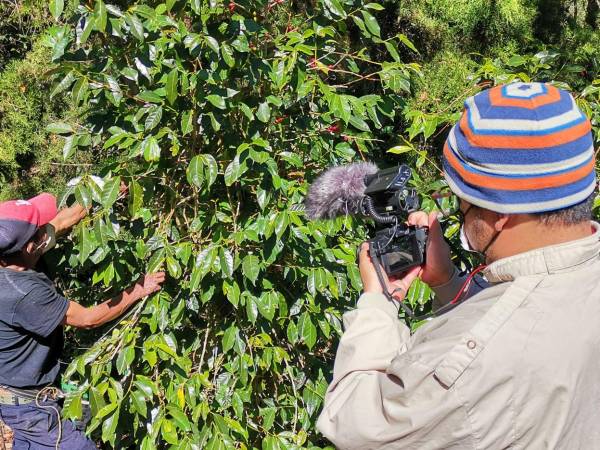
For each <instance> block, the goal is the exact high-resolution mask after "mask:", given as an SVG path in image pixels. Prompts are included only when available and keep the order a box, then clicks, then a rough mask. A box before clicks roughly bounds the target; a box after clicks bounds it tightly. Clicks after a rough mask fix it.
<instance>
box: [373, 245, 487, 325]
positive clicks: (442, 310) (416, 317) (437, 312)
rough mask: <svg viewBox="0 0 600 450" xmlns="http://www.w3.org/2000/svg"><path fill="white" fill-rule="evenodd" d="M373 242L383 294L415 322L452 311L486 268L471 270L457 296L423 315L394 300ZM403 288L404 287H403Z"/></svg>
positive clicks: (375, 264)
mask: <svg viewBox="0 0 600 450" xmlns="http://www.w3.org/2000/svg"><path fill="white" fill-rule="evenodd" d="M371 245H372V244H371V243H370V244H369V253H370V255H371V260H372V261H373V266H374V267H375V272H376V273H377V278H378V279H379V284H380V285H381V290H382V292H383V295H385V297H386V298H387V299H388V300H389V301H390V302H392V303H393V304H394V305H395V304H398V305H399V306H400V308H402V310H403V311H404V313H405V314H406V315H407V316H408V317H409V318H410V320H411V321H415V322H420V321H422V320H426V319H431V318H433V317H436V316H439V315H440V314H444V313H446V312H448V311H450V310H451V309H454V308H455V307H457V306H458V305H459V304H460V303H461V301H459V300H460V297H461V296H462V295H463V294H464V293H465V292H466V291H467V290H468V286H469V285H470V283H471V282H472V281H473V280H474V277H475V275H476V274H477V273H478V272H480V271H481V270H483V269H485V267H486V266H485V265H481V266H479V267H477V268H476V269H475V270H473V271H471V273H470V274H469V276H468V277H467V280H466V281H465V283H464V284H463V286H462V287H461V288H460V290H459V291H458V293H457V294H456V297H454V299H453V300H452V301H451V302H450V303H448V304H446V305H444V306H442V307H441V308H438V309H436V310H435V311H431V312H429V313H427V314H422V315H416V314H415V312H414V311H413V309H412V308H411V307H410V306H409V305H407V304H406V303H405V302H404V301H403V300H394V296H393V294H394V291H392V292H389V291H388V289H387V283H386V282H385V276H384V274H383V265H382V264H381V261H380V259H379V256H378V255H377V252H375V251H372V250H371V248H370V247H371ZM401 289H402V288H401ZM405 294H406V295H405V298H406V296H407V295H408V292H405Z"/></svg>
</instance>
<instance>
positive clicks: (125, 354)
mask: <svg viewBox="0 0 600 450" xmlns="http://www.w3.org/2000/svg"><path fill="white" fill-rule="evenodd" d="M134 359H135V348H134V347H133V346H132V345H130V346H128V347H125V348H124V349H123V350H121V351H120V352H119V356H118V357H117V371H118V372H119V374H121V375H124V374H125V373H127V371H128V370H129V369H130V367H131V363H132V362H133V360H134Z"/></svg>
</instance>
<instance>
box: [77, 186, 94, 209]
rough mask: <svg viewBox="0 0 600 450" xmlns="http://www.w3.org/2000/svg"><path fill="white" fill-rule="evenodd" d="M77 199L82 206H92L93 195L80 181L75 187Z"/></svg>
mask: <svg viewBox="0 0 600 450" xmlns="http://www.w3.org/2000/svg"><path fill="white" fill-rule="evenodd" d="M75 200H77V203H79V204H80V205H81V206H84V207H86V208H89V207H90V206H92V195H91V194H90V191H89V190H88V189H87V188H86V187H85V186H84V185H83V184H82V183H79V184H78V185H77V186H76V187H75Z"/></svg>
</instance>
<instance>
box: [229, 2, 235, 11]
mask: <svg viewBox="0 0 600 450" xmlns="http://www.w3.org/2000/svg"><path fill="white" fill-rule="evenodd" d="M228 6H229V12H231V13H232V12H234V11H235V3H234V2H229V5H228Z"/></svg>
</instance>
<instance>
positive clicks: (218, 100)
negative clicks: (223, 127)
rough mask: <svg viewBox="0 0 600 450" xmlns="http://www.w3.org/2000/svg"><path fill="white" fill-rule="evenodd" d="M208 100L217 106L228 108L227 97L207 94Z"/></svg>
mask: <svg viewBox="0 0 600 450" xmlns="http://www.w3.org/2000/svg"><path fill="white" fill-rule="evenodd" d="M206 100H208V101H209V102H210V104H211V105H213V106H214V107H215V108H219V109H227V105H226V104H225V99H224V98H223V97H221V96H220V95H214V94H211V95H207V96H206Z"/></svg>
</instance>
